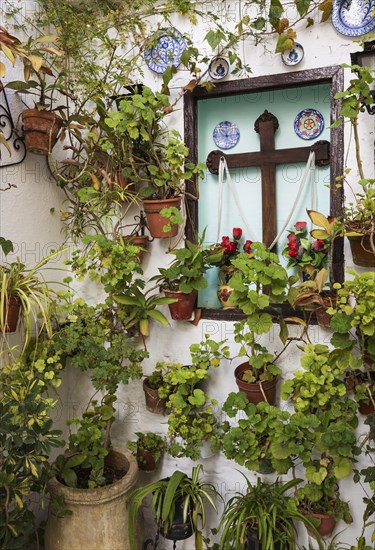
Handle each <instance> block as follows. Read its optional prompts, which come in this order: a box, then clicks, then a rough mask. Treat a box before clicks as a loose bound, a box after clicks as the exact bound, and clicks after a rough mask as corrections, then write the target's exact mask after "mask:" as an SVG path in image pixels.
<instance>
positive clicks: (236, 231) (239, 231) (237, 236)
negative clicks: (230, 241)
mask: <svg viewBox="0 0 375 550" xmlns="http://www.w3.org/2000/svg"><path fill="white" fill-rule="evenodd" d="M241 237H242V229H241V228H240V227H233V238H234V239H236V241H238V240H239V239H240V238H241Z"/></svg>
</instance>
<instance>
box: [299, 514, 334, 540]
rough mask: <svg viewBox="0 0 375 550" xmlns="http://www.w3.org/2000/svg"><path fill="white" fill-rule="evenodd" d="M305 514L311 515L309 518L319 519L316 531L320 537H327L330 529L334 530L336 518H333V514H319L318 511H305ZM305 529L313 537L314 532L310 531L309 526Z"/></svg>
mask: <svg viewBox="0 0 375 550" xmlns="http://www.w3.org/2000/svg"><path fill="white" fill-rule="evenodd" d="M306 515H307V516H309V517H311V518H315V519H319V520H320V524H319V525H318V527H317V528H316V530H317V531H318V533H319V534H320V535H321V536H322V537H328V536H329V535H331V533H332V531H333V530H334V528H335V526H336V520H335V518H334V516H332V515H329V514H319V513H315V512H308V513H306ZM307 531H308V533H309V534H310V535H311V536H312V537H314V533H313V532H312V531H310V529H309V528H307ZM314 538H315V537H314Z"/></svg>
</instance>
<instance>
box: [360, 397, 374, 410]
mask: <svg viewBox="0 0 375 550" xmlns="http://www.w3.org/2000/svg"><path fill="white" fill-rule="evenodd" d="M373 399H375V395H374V396H373ZM358 410H359V412H360V413H361V414H364V415H367V414H371V413H373V412H375V407H374V404H373V403H372V401H369V402H368V403H366V402H364V401H360V402H359V403H358Z"/></svg>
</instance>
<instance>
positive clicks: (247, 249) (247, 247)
mask: <svg viewBox="0 0 375 550" xmlns="http://www.w3.org/2000/svg"><path fill="white" fill-rule="evenodd" d="M252 244H253V241H249V240H247V241H246V242H245V244H244V245H243V249H244V251H245V252H246V254H250V253H251V245H252Z"/></svg>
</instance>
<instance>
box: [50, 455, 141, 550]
mask: <svg viewBox="0 0 375 550" xmlns="http://www.w3.org/2000/svg"><path fill="white" fill-rule="evenodd" d="M108 456H109V460H108V462H109V463H110V464H111V466H112V467H114V468H116V469H124V470H125V471H126V474H125V475H124V476H123V477H122V478H121V479H119V480H118V481H115V482H114V483H112V484H111V485H106V486H104V487H98V488H96V489H74V488H71V487H67V486H65V485H63V484H62V483H60V482H59V481H58V480H57V479H56V478H53V479H52V480H50V482H49V491H50V493H51V496H52V497H53V496H57V497H60V498H61V497H63V498H64V501H65V505H66V508H67V509H68V510H71V512H72V514H71V515H68V516H65V517H57V516H56V515H55V514H54V512H53V510H52V508H51V507H50V509H49V515H48V521H47V526H46V531H45V550H73V549H75V548H77V549H78V548H81V549H82V550H83V549H86V548H87V549H88V548H90V549H98V550H99V548H100V550H129V549H130V545H129V537H128V498H129V494H130V492H131V491H132V489H133V487H134V485H135V483H136V480H137V473H138V466H137V461H136V459H135V457H133V456H132V455H131V454H130V453H127V452H125V451H122V450H120V449H112V450H111V451H110V454H109V455H108Z"/></svg>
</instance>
